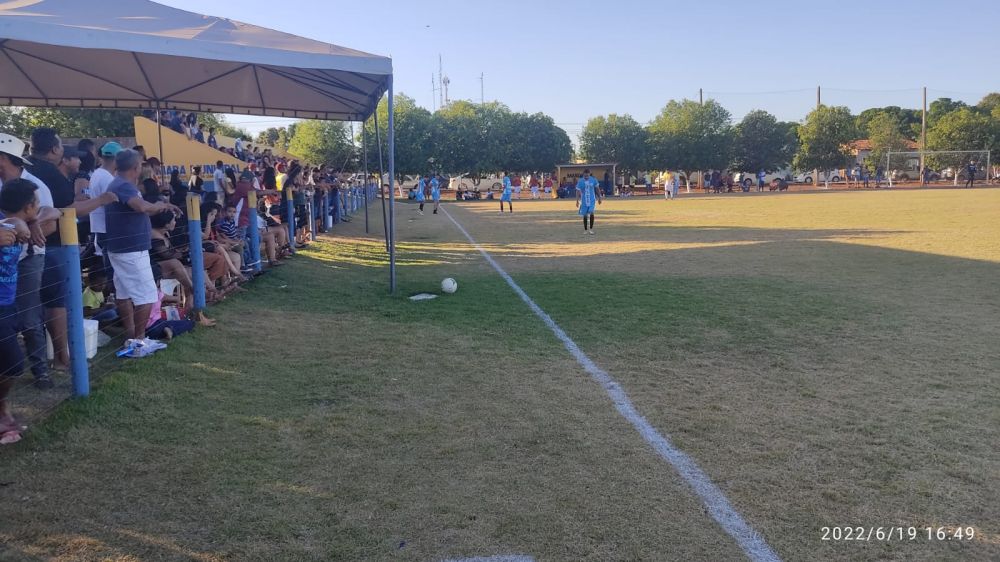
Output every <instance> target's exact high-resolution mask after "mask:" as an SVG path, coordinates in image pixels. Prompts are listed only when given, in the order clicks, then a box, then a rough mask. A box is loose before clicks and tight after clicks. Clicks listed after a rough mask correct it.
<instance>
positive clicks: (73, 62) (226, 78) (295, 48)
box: [0, 0, 395, 290]
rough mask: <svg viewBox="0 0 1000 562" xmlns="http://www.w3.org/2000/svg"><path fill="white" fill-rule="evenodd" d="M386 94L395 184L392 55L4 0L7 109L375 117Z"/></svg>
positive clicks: (135, 1) (192, 22)
mask: <svg viewBox="0 0 1000 562" xmlns="http://www.w3.org/2000/svg"><path fill="white" fill-rule="evenodd" d="M386 93H388V94H389V107H390V111H389V123H388V125H389V154H388V164H389V169H388V172H389V177H390V178H391V177H393V176H394V173H395V165H394V164H395V162H394V154H393V153H394V150H393V144H394V142H393V141H394V138H393V136H394V134H393V121H394V120H393V115H392V113H393V112H392V110H391V108H392V102H393V99H392V60H391V59H389V58H386V57H381V56H377V55H371V54H368V53H363V52H360V51H355V50H353V49H348V48H345V47H339V46H337V45H331V44H327V43H323V42H320V41H315V40H312V39H306V38H302V37H298V36H295V35H291V34H288V33H282V32H280V31H274V30H270V29H266V28H263V27H257V26H254V25H249V24H245V23H240V22H237V21H233V20H229V19H224V18H217V17H211V16H205V15H201V14H195V13H192V12H187V11H184V10H178V9H176V8H171V7H168V6H163V5H161V4H157V3H155V2H150V1H148V0H91V1H89V2H84V3H80V2H72V1H69V0H8V1H5V2H4V1H0V104H3V105H11V106H36V107H64V108H70V107H72V108H95V109H96V108H104V109H115V108H118V109H180V110H190V111H205V112H219V113H237V114H246V115H270V116H277V117H292V118H303V119H324V120H339V121H364V120H366V119H367V118H368V117H369V116H371V114H372V113H374V111H375V108H376V107H377V105H378V101H379V99H381V97H382V95H384V94H386ZM390 201H391V200H390ZM393 222H394V213H393V205H392V204H391V202H390V205H389V228H388V229H387V237H388V238H389V246H390V262H391V268H390V269H391V273H390V279H391V281H390V284H391V287H392V289H393V290H395V241H394V240H393V238H394V235H393V233H394V228H393Z"/></svg>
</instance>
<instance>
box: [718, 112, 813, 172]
mask: <svg viewBox="0 0 1000 562" xmlns="http://www.w3.org/2000/svg"><path fill="white" fill-rule="evenodd" d="M732 143H733V145H732V155H733V161H732V166H731V167H732V169H734V170H740V171H743V172H756V171H757V170H760V169H762V168H763V169H764V170H765V171H767V172H774V171H777V170H780V169H782V168H786V167H788V165H789V163H791V161H792V157H793V156H795V151H796V150H797V149H798V138H797V137H796V135H795V125H794V124H793V123H779V122H778V120H777V119H775V117H774V116H773V115H771V114H770V113H768V112H766V111H762V110H756V111H751V112H750V113H747V114H746V116H744V117H743V120H742V121H740V122H739V123H738V124H737V125H736V126H735V127H733V141H732Z"/></svg>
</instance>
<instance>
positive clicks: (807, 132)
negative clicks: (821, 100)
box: [792, 105, 858, 181]
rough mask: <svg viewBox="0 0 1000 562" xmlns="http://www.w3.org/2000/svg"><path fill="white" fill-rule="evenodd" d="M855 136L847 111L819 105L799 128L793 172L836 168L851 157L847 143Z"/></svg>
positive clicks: (856, 135)
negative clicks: (797, 148)
mask: <svg viewBox="0 0 1000 562" xmlns="http://www.w3.org/2000/svg"><path fill="white" fill-rule="evenodd" d="M857 137H858V134H857V126H856V125H855V121H854V117H852V116H851V111H850V110H849V109H847V108H846V107H843V106H836V107H831V106H827V105H821V106H819V107H818V108H816V109H814V110H813V111H811V112H810V113H809V115H807V116H806V121H805V123H804V124H803V125H802V126H801V127H799V150H798V152H797V153H796V154H795V158H794V159H793V161H792V165H793V166H794V167H795V168H796V169H797V170H813V169H815V170H822V171H826V170H830V169H833V168H840V167H841V166H843V165H845V164H846V163H847V161H848V160H849V159H850V157H851V156H850V153H849V152H848V148H847V145H848V143H850V142H851V141H853V140H855V139H856V138H857ZM827 181H829V178H827Z"/></svg>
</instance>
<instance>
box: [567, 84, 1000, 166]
mask: <svg viewBox="0 0 1000 562" xmlns="http://www.w3.org/2000/svg"><path fill="white" fill-rule="evenodd" d="M920 134H921V112H920V110H914V109H904V108H900V107H896V106H888V107H876V108H871V109H867V110H865V111H862V112H861V113H860V114H858V115H853V114H852V113H851V111H850V110H849V109H848V108H846V107H843V106H819V107H818V108H816V109H815V110H813V111H811V112H810V113H809V114H808V115H807V116H806V118H805V119H804V120H803V121H802V122H801V123H792V122H781V121H778V120H777V119H776V118H775V117H774V116H773V115H771V114H769V113H768V112H766V111H763V110H755V111H751V112H750V113H748V114H746V116H744V117H743V119H742V120H741V121H739V122H738V123H733V120H732V116H731V115H730V113H729V112H728V111H727V110H726V109H725V108H724V107H722V106H721V105H720V104H719V103H718V102H716V101H714V100H709V101H706V102H705V103H704V104H702V103H698V102H695V101H691V100H681V101H670V102H669V103H667V105H666V106H665V107H664V108H663V110H662V111H660V113H659V115H657V116H656V117H655V118H654V119H653V120H652V121H650V122H649V123H647V124H646V125H642V124H640V123H639V122H638V121H636V120H635V119H634V118H632V117H631V116H629V115H617V114H611V115H608V116H600V117H594V118H592V119H590V120H589V121H588V122H587V124H586V126H585V127H584V129H583V132H582V134H581V135H580V156H581V157H582V158H583V159H584V160H587V161H594V162H597V161H602V162H617V163H618V164H619V165H620V166H621V167H622V168H624V169H625V170H626V171H638V170H648V169H656V170H662V169H671V170H681V171H685V172H687V173H689V174H690V173H691V172H694V171H698V170H708V169H714V170H720V169H728V170H733V171H742V172H756V171H757V170H760V169H763V170H765V171H767V172H774V171H777V170H782V169H785V168H794V169H796V170H802V171H806V170H813V169H819V170H829V169H837V168H842V167H844V166H846V165H852V164H853V162H854V158H855V157H854V155H853V154H852V153H851V151H850V148H849V145H850V143H851V142H852V141H856V140H859V139H868V140H869V141H870V143H871V149H872V150H871V154H870V156H869V157H868V159H867V161H866V162H865V166H867V167H869V168H870V169H871V171H874V170H875V168H876V167H878V166H880V165H883V166H884V165H885V162H886V155H887V154H888V153H889V152H890V151H892V152H900V151H907V150H912V149H910V148H908V147H910V146H912V143H913V142H917V141H919V140H920ZM926 148H927V150H931V151H935V150H936V151H955V150H992V151H993V152H994V153H996V154H997V156H998V157H1000V153H998V149H1000V93H991V94H989V95H987V96H986V97H984V98H983V99H982V101H980V102H979V103H978V104H976V105H975V106H969V105H967V104H965V103H964V102H961V101H954V100H952V99H950V98H940V99H938V100H935V101H934V102H932V103H931V104H930V106H929V108H928V113H927V147H926ZM967 157H968V155H965V156H961V155H956V156H951V157H949V156H935V157H932V158H929V160H928V162H929V165H931V166H939V167H943V166H955V165H960V164H961V160H963V159H967Z"/></svg>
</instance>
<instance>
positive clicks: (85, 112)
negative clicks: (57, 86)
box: [0, 107, 140, 138]
mask: <svg viewBox="0 0 1000 562" xmlns="http://www.w3.org/2000/svg"><path fill="white" fill-rule="evenodd" d="M139 114H140V112H138V111H132V110H122V109H50V108H45V107H20V108H13V107H12V108H3V110H2V113H0V128H2V129H3V130H4V131H8V132H10V134H12V135H14V136H16V137H20V138H27V137H29V136H31V131H32V129H35V128H37V127H52V128H53V129H55V130H56V131H58V132H59V135H60V136H62V137H68V138H102V137H130V136H133V135H135V125H134V124H133V122H132V119H133V117H135V116H136V115H139Z"/></svg>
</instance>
